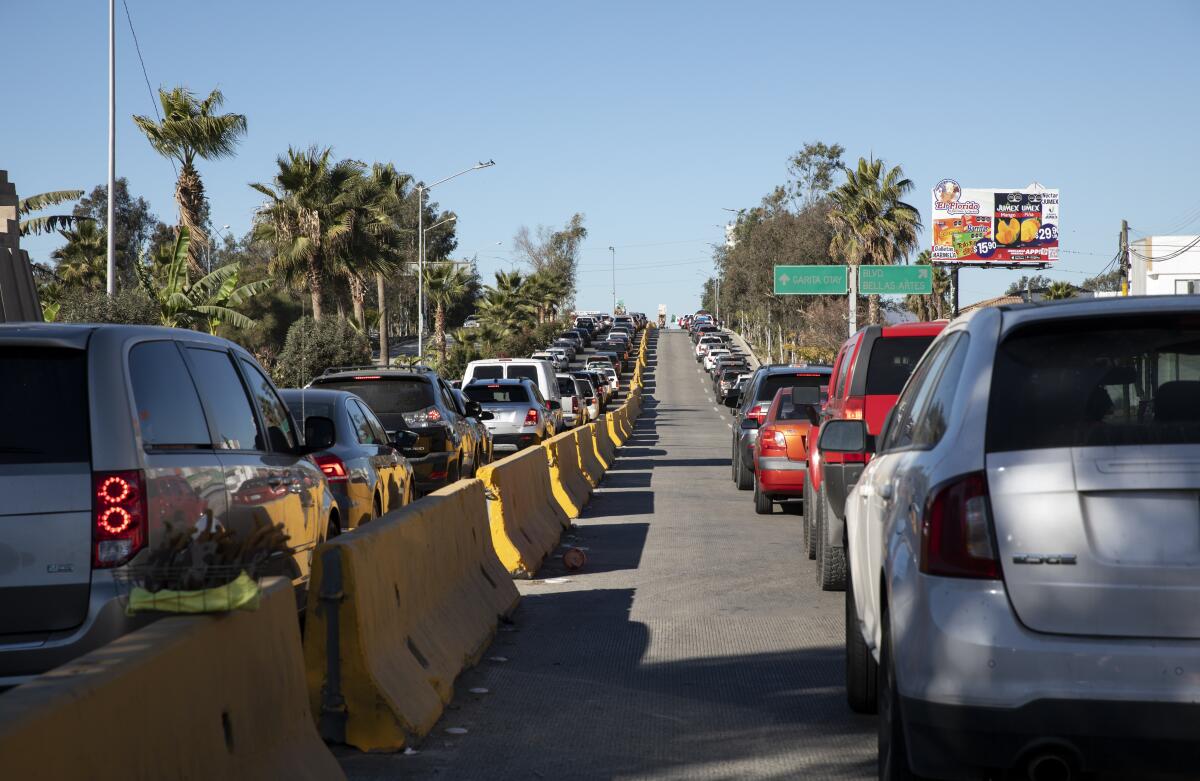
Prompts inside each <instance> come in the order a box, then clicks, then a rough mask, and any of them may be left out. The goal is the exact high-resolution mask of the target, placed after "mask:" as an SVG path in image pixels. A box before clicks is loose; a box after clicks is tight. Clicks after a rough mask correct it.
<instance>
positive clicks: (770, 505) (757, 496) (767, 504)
mask: <svg viewBox="0 0 1200 781" xmlns="http://www.w3.org/2000/svg"><path fill="white" fill-rule="evenodd" d="M774 509H775V503H774V502H772V501H771V497H769V496H767V495H766V494H764V493H763V492H762V485H761V484H760V483H759V481H758V480H755V481H754V512H756V513H758V514H759V515H770V514H771V511H772V510H774Z"/></svg>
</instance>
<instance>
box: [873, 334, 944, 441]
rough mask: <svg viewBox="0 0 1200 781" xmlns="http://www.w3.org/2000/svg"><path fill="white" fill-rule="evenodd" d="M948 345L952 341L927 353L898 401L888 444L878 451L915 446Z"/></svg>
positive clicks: (939, 345)
mask: <svg viewBox="0 0 1200 781" xmlns="http://www.w3.org/2000/svg"><path fill="white" fill-rule="evenodd" d="M948 345H949V342H942V343H941V344H938V345H936V346H935V347H934V348H933V349H931V350H930V351H929V352H927V353H925V357H924V358H923V359H921V363H920V364H918V365H917V368H916V369H914V370H913V375H912V377H911V378H910V379H909V381H908V384H907V385H906V386H905V387H904V390H903V392H902V393H901V394H900V398H899V399H898V400H897V401H896V407H895V411H894V412H893V414H892V426H891V428H889V429H888V432H887V441H886V442H884V443H883V447H881V448H879V449H880V450H881V451H884V450H899V449H902V448H906V447H909V446H910V445H911V444H912V433H913V425H914V424H915V421H916V416H917V415H918V414H919V412H920V409H921V406H922V404H923V403H924V399H925V397H926V396H928V394H929V391H930V389H931V388H932V387H933V384H934V383H933V381H934V380H935V379H936V378H937V375H938V372H939V371H940V370H941V367H942V363H943V361H944V359H945V356H946V352H947V346H948Z"/></svg>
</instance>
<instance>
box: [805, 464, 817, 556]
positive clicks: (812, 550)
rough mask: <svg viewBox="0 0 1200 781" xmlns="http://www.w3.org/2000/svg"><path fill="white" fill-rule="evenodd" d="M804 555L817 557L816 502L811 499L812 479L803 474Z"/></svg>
mask: <svg viewBox="0 0 1200 781" xmlns="http://www.w3.org/2000/svg"><path fill="white" fill-rule="evenodd" d="M803 502H804V505H803V506H804V519H803V521H804V555H805V556H807V557H808V558H809V560H812V559H815V558H816V557H817V532H816V520H817V518H816V516H817V503H816V501H814V500H813V489H812V481H811V480H809V479H808V475H807V474H805V475H804V499H803Z"/></svg>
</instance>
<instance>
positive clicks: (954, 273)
mask: <svg viewBox="0 0 1200 781" xmlns="http://www.w3.org/2000/svg"><path fill="white" fill-rule="evenodd" d="M956 317H958V266H951V267H950V319H951V320H953V319H954V318H956Z"/></svg>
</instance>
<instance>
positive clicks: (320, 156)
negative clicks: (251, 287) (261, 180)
mask: <svg viewBox="0 0 1200 781" xmlns="http://www.w3.org/2000/svg"><path fill="white" fill-rule="evenodd" d="M332 156H333V150H332V149H330V148H329V147H326V148H325V149H318V148H316V147H310V148H308V149H306V150H302V151H297V150H296V149H293V148H291V147H289V148H288V151H287V154H286V155H280V156H279V157H278V158H277V159H276V165H277V166H278V168H279V170H278V172H277V173H276V174H275V178H274V181H273V183H272V184H271V185H266V184H258V183H253V184H251V185H250V186H251V187H253V188H254V189H255V190H258V191H259V192H260V193H262V194H263V195H265V196H267V202H266V203H265V204H263V205H262V207H260V208H259V210H258V212H257V213H256V214H255V217H254V238H255V239H256V240H258V241H263V242H265V243H267V244H269V245H270V246H271V247H272V248H273V249H274V251H275V257H274V258H272V260H271V264H270V271H271V274H272V275H273V276H276V277H278V278H279V279H281V280H282V281H284V282H285V283H287V284H290V285H301V284H302V285H303V286H304V287H305V288H307V289H308V291H309V295H310V296H311V298H312V309H313V319H314V320H317V321H319V320H320V319H321V313H322V296H323V293H324V290H325V277H326V274H327V273H328V271H329V269H328V267H327V266H328V263H329V261H330V258H332V257H334V256H335V255H336V253H337V252H339V251H340V250H341V249H342V244H343V242H344V241H345V240H346V238H347V235H348V233H349V230H350V218H349V216H348V210H347V208H346V199H347V197H348V196H347V193H348V192H349V182H350V181H352V180H353V179H354V178H356V177H358V176H360V175H361V172H362V164H361V163H358V162H355V161H352V160H342V161H340V162H337V163H333V162H331V158H332Z"/></svg>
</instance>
